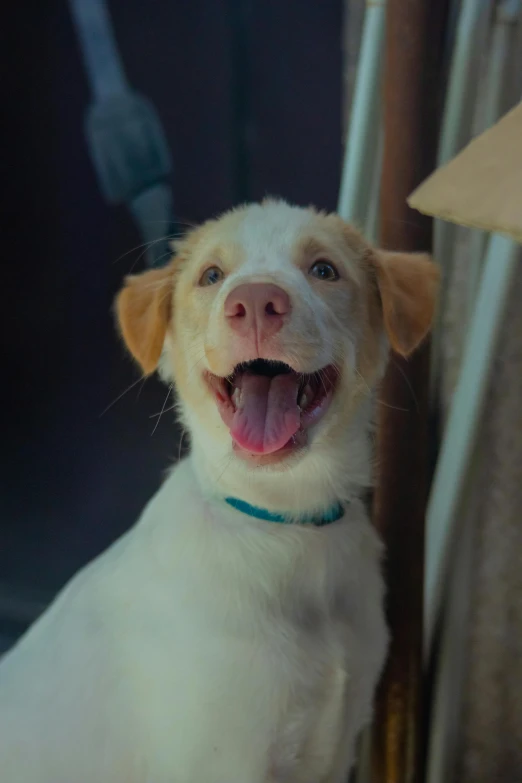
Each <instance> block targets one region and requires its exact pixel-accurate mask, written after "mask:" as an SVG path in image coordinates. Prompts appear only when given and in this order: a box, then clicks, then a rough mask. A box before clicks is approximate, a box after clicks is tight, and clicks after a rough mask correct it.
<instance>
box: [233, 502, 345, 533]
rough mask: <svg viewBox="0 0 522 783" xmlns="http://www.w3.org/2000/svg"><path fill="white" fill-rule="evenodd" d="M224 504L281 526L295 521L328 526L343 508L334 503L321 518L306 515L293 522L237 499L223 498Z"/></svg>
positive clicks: (337, 517) (289, 518)
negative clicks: (278, 523)
mask: <svg viewBox="0 0 522 783" xmlns="http://www.w3.org/2000/svg"><path fill="white" fill-rule="evenodd" d="M225 502H226V503H228V505H229V506H232V508H235V509H236V511H241V512H242V513H243V514H247V515H248V516H249V517H255V518H256V519H262V520H264V521H265V522H280V523H282V524H291V523H292V522H294V521H295V522H296V523H298V524H308V525H315V527H324V526H325V525H330V524H331V523H332V522H337V520H338V519H341V517H342V516H343V514H344V508H343V507H342V506H341V504H340V503H336V504H335V505H334V506H332V507H331V508H329V509H328V511H326V512H325V513H324V514H322V515H321V516H315V515H308V516H304V517H299V518H298V519H295V520H294V519H293V518H292V517H288V516H285V515H284V514H276V513H274V512H273V511H268V510H267V509H266V508H257V506H251V505H250V503H246V502H245V501H244V500H239V499H238V498H225Z"/></svg>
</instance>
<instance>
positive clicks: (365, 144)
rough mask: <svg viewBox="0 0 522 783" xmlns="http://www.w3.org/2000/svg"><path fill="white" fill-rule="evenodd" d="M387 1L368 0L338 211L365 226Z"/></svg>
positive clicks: (374, 153) (348, 218) (373, 153)
mask: <svg viewBox="0 0 522 783" xmlns="http://www.w3.org/2000/svg"><path fill="white" fill-rule="evenodd" d="M385 9H386V3H385V0H367V3H366V12H365V16H364V27H363V33H362V42H361V50H360V54H359V64H358V67H357V75H356V80H355V90H354V96H353V101H352V107H351V112H350V123H349V128H348V138H347V140H346V151H345V156H344V163H343V171H342V176H341V190H340V194H339V204H338V208H337V211H338V213H339V215H340V216H341V217H342V218H344V219H345V220H349V221H351V222H353V223H356V224H357V225H360V226H363V225H364V223H365V221H366V212H367V208H368V200H369V197H370V185H371V179H372V178H371V173H370V174H369V172H371V171H372V170H373V167H374V164H375V157H376V152H377V140H378V132H379V125H378V120H379V103H380V98H381V95H380V89H379V86H380V81H381V59H382V58H381V53H382V43H383V35H384V19H385Z"/></svg>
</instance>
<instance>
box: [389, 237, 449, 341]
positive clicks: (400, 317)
mask: <svg viewBox="0 0 522 783" xmlns="http://www.w3.org/2000/svg"><path fill="white" fill-rule="evenodd" d="M374 265H375V269H376V273H377V284H378V286H379V293H380V296H381V303H382V312H383V317H384V326H385V329H386V332H387V334H388V339H389V341H390V345H391V347H392V348H393V350H394V351H396V352H397V353H398V354H400V355H401V356H409V355H410V354H411V353H412V351H414V350H415V348H417V346H418V345H419V343H420V342H422V340H423V339H424V338H425V337H426V335H427V334H428V332H429V330H430V328H431V324H432V321H433V316H434V314H435V307H436V303H437V294H438V290H439V280H440V270H439V267H438V265H437V264H435V263H434V262H433V261H432V260H431V258H430V256H429V255H426V254H424V253H388V252H386V251H383V250H379V251H377V252H376V254H375V256H374Z"/></svg>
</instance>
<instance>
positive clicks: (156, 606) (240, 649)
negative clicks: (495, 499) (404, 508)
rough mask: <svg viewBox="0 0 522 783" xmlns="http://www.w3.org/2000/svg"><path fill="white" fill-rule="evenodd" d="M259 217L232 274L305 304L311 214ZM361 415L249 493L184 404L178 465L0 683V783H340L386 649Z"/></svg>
mask: <svg viewBox="0 0 522 783" xmlns="http://www.w3.org/2000/svg"><path fill="white" fill-rule="evenodd" d="M256 209H262V208H251V211H250V212H248V211H247V216H246V218H245V220H244V221H243V222H241V223H240V225H239V228H238V233H237V235H236V239H237V237H239V240H240V241H241V242H242V245H243V247H244V249H245V257H246V258H247V259H248V262H247V263H245V264H244V265H243V266H242V268H241V269H240V270H238V271H237V272H236V274H237V275H238V277H239V278H241V277H242V278H246V277H248V276H250V275H259V274H260V273H261V272H262V274H263V275H265V274H267V270H266V268H265V267H266V264H267V262H266V259H267V258H269V257H270V258H274V256H277V263H276V265H275V266H274V268H273V269H272V271H271V272H270V273H269V274H276V275H281V267H283V270H284V274H286V279H287V280H294V283H293V285H294V289H293V291H294V296H297V295H298V294H299V291H300V290H301V291H303V293H302V296H303V297H305V298H306V296H310V294H307V293H306V292H304V291H305V289H304V288H303V286H304V283H301V282H300V278H298V277H297V276H295V275H294V271H293V270H292V268H291V267H290V266H289V264H290V261H289V260H288V257H287V254H286V252H285V248H287V247H288V246H289V245H290V244H292V243H293V242H295V236H294V235H293V234H292V231H294V234H295V235H297V234H296V232H297V233H299V231H300V230H301V228H302V226H303V225H305V226H306V225H307V220H308V215H307V212H306V211H304V210H294V211H293V212H291V214H290V213H289V212H288V211H287V210H290V208H288V207H287V206H286V205H281V206H280V208H279V210H278V209H277V208H275V207H274V208H272V207H271V208H270V209H271V212H270V210H269V211H268V212H265V213H264V214H262V215H261V216H260V214H259V213H258V212H256ZM289 214H290V217H289ZM270 215H272V217H270ZM281 215H282V218H281ZM278 220H279V221H280V222H281V220H282V223H281V227H280V230H279V232H278V230H277V225H278ZM292 221H293V222H292ZM283 227H284V230H283ZM210 236H211V235H210ZM274 237H279V240H278V244H277V247H276V249H275V250H274V247H275V245H274V242H275V239H274ZM205 241H207V239H206V238H205ZM198 252H201V253H203V254H204V248H203V249H200V251H198ZM285 265H287V266H285ZM289 285H290V283H289ZM306 285H307V284H306ZM214 316H215V313H214V315H213V317H214ZM355 326H356V324H355V325H354V327H355ZM356 331H357V330H355V331H354V334H355V333H356ZM348 338H349V336H348V337H347V345H349V344H351V343H350V340H351V339H352V338H349V339H348ZM170 339H172V338H171V337H169V338H168V339H167V352H168V350H169V346H168V342H169V340H170ZM325 345H326V343H325ZM354 350H355V348H354ZM348 354H349V350H348V348H347V359H346V361H347V363H348V364H349V363H350V361H353V360H350V357H349V356H348ZM167 362H168V360H167ZM172 372H173V374H174V376H176V368H175V367H174V368H173V370H172ZM370 412H371V404H370V402H369V401H368V400H366V401H365V400H361V401H360V403H359V404H358V405H357V406H356V408H355V409H354V413H353V415H352V416H351V418H350V421H349V423H347V424H346V426H345V425H344V424H343V429H342V431H341V432H339V433H338V434H337V435H336V437H333V436H332V432H333V433H335V431H336V427H337V428H338V424H337V421H338V420H337V419H335V418H333V417H335V416H338V417H339V416H340V413H339V411H338V410H337V409H336V406H335V404H334V405H332V409H331V413H329V414H328V416H327V419H328V420H326V419H325V421H324V422H323V423H321V424H320V425H319V426H318V428H317V431H316V432H315V433H312V435H311V438H312V442H311V446H310V450H309V455H308V456H307V457H305V459H303V460H302V461H301V462H300V463H298V464H297V465H296V466H295V468H293V469H292V470H290V471H289V472H285V471H284V470H281V469H278V470H276V469H273V470H272V469H261V470H260V471H258V472H257V473H255V474H252V478H251V480H249V481H247V480H246V479H245V476H247V472H246V471H247V468H245V466H244V465H243V464H240V463H239V461H237V463H232V464H231V466H230V469H229V470H226V471H223V469H222V467H223V458H224V455H225V440H224V434H223V432H222V431H221V430H219V431H218V432H206V431H205V428H204V426H202V425H201V422H200V420H199V419H198V416H197V411H196V410H194V409H193V408H191V407H190V405H186V404H185V403H183V418H184V421H185V422H186V424H187V425H188V426H189V428H190V431H191V437H192V452H191V455H190V456H189V457H188V458H187V459H186V460H184V461H182V462H181V463H180V464H179V465H177V466H176V468H175V469H174V470H173V471H172V473H171V474H170V476H169V477H168V479H167V480H166V481H165V483H164V485H163V487H162V488H161V490H160V491H159V492H158V493H157V495H156V496H155V497H154V498H153V499H152V501H151V502H150V503H149V505H148V507H147V508H146V509H145V511H144V513H143V515H142V517H141V519H140V520H139V522H138V523H137V525H136V526H135V527H134V528H133V529H132V530H131V531H130V532H129V533H128V534H127V535H125V536H124V537H123V538H122V539H120V540H119V541H118V542H117V543H116V544H115V545H114V546H112V547H111V548H110V549H109V550H108V551H107V552H105V553H104V554H103V555H102V556H101V557H99V558H98V559H97V560H96V561H95V562H93V563H92V564H91V565H89V566H88V567H87V568H85V569H84V570H83V571H82V572H80V573H79V574H78V575H77V576H76V577H75V578H74V579H73V580H72V582H71V583H70V584H69V585H68V586H67V587H66V588H65V590H64V591H63V592H62V593H61V594H60V596H59V597H58V599H57V600H56V601H55V602H54V604H53V605H52V606H51V607H50V609H49V610H48V611H47V612H46V613H45V614H44V616H43V617H42V618H41V619H40V620H39V621H38V622H37V623H36V624H35V625H34V626H33V627H32V628H31V629H30V630H29V632H28V633H27V634H26V635H25V637H24V638H23V639H22V640H21V641H20V642H19V643H18V645H17V646H16V647H15V648H14V650H13V651H11V652H10V653H9V654H8V655H7V656H6V657H5V659H4V661H3V662H2V665H1V666H0V779H1V781H2V783H342V781H344V780H345V778H346V775H347V772H348V770H349V768H350V766H351V764H352V762H353V752H354V743H355V740H356V738H357V736H358V734H359V732H360V729H361V727H363V726H364V725H365V723H367V721H368V720H369V718H370V716H371V703H372V697H373V691H374V687H375V684H376V681H377V678H378V676H379V673H380V670H381V667H382V664H383V660H384V656H385V650H386V642H387V633H386V629H385V624H384V618H383V611H382V600H383V584H382V579H381V575H380V558H381V545H380V543H379V541H378V539H377V536H376V534H375V533H374V532H373V530H372V528H371V526H370V524H369V522H368V519H367V514H366V511H365V508H364V505H363V502H362V501H361V500H360V499H359V494H360V488H361V486H364V485H367V484H368V483H369V477H370V448H369V443H368V428H369V417H370ZM339 421H341V419H339ZM343 421H344V419H343ZM215 426H216V428H219V426H221V425H220V423H219V421H218V419H216V425H215ZM231 459H232V457H231ZM318 493H319V500H318ZM227 494H235V495H237V496H239V497H242V498H244V499H246V500H249V501H250V502H253V503H257V504H258V505H259V504H260V501H261V500H263V499H265V503H264V505H266V506H267V507H274V506H275V507H281V508H284V509H286V510H295V511H296V512H300V511H301V510H302V509H303V507H305V506H306V507H314V506H319V505H320V506H324V505H325V504H326V503H327V502H330V500H335V499H336V498H337V499H341V500H343V501H344V502H346V512H345V515H344V517H343V519H342V520H340V521H339V522H336V523H334V524H332V525H329V526H327V527H322V528H314V527H310V526H301V525H297V524H296V525H280V524H273V523H268V522H263V521H259V520H255V519H253V518H250V517H246V516H245V515H243V514H241V513H240V512H237V511H235V510H233V509H232V508H231V507H230V506H228V505H227V504H226V503H225V502H224V500H223V497H224V495H227Z"/></svg>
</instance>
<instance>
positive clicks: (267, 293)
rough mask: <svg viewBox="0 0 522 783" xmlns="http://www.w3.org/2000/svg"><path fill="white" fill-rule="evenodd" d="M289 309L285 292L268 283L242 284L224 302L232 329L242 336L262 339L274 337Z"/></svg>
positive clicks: (289, 304)
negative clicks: (253, 333)
mask: <svg viewBox="0 0 522 783" xmlns="http://www.w3.org/2000/svg"><path fill="white" fill-rule="evenodd" d="M291 309H292V305H291V303H290V297H289V296H288V294H287V293H286V291H283V289H282V288H279V286H277V285H272V284H271V283H243V285H238V287H237V288H234V290H233V291H231V292H230V293H229V295H228V296H227V298H226V300H225V316H226V318H227V321H228V323H229V324H230V326H231V327H232V329H234V331H236V332H238V333H239V334H241V335H246V334H247V333H248V332H249V331H254V332H255V333H256V334H257V335H258V336H259V337H261V338H266V337H271V336H272V335H274V334H276V332H278V331H279V330H280V329H281V327H282V325H283V319H284V316H285V315H287V314H288V313H289V312H290V310H291Z"/></svg>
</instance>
